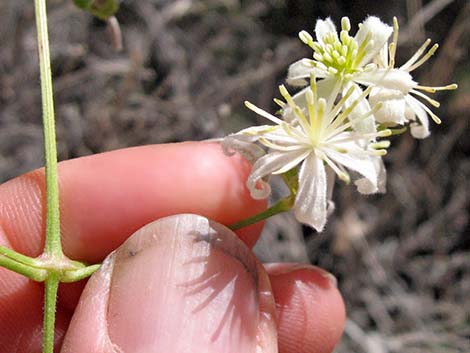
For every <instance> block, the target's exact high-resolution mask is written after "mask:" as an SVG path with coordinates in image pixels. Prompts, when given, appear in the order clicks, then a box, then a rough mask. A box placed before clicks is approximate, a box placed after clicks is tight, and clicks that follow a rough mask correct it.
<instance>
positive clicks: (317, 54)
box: [287, 16, 415, 133]
mask: <svg viewBox="0 0 470 353" xmlns="http://www.w3.org/2000/svg"><path fill="white" fill-rule="evenodd" d="M350 29H351V24H350V22H349V19H348V18H347V17H343V18H342V20H341V31H340V33H339V36H338V33H337V31H336V27H335V25H334V24H333V22H332V21H331V19H329V18H328V19H326V20H318V21H317V23H316V26H315V36H316V41H314V39H313V37H312V36H311V35H310V34H309V33H308V32H306V31H302V32H300V33H299V37H300V39H301V40H302V41H303V42H304V43H305V44H307V45H308V46H309V47H311V48H312V49H313V51H314V53H313V59H301V60H299V61H297V62H296V63H294V64H292V65H291V66H290V68H289V72H288V79H287V82H288V83H289V84H291V85H296V86H299V85H300V86H303V85H305V84H307V81H306V78H308V77H310V75H312V74H313V75H314V77H315V79H319V90H323V91H324V92H328V91H329V92H330V93H327V94H331V95H334V96H335V95H337V94H338V93H342V94H343V95H344V94H345V93H346V92H347V91H348V90H349V89H350V88H351V87H353V88H354V91H353V95H352V96H351V97H350V98H351V99H350V100H349V101H346V105H347V106H349V105H350V104H351V102H352V101H355V100H356V99H357V98H358V97H359V96H361V93H362V88H361V86H360V85H362V86H367V87H368V86H380V87H385V88H392V89H394V90H398V91H400V92H408V91H409V90H410V87H412V86H413V85H414V84H415V83H414V82H413V80H412V79H411V76H410V75H409V74H408V73H407V72H405V71H401V70H394V69H389V68H378V67H377V65H376V64H374V63H372V60H373V58H374V57H376V56H377V54H378V53H379V51H380V50H381V49H382V48H383V46H384V45H386V43H387V41H388V38H389V37H390V35H391V34H392V32H393V28H392V27H391V26H389V25H387V24H385V23H383V22H382V21H380V19H379V18H377V17H374V16H370V17H368V18H367V19H366V20H365V21H364V22H363V23H361V24H360V25H359V30H358V31H357V33H356V35H355V36H354V37H352V36H350V34H349V31H350ZM302 94H303V92H300V95H302ZM294 98H295V99H296V100H297V97H294ZM370 110H371V106H370V104H369V102H368V101H367V99H366V98H365V97H363V98H362V101H361V102H360V103H359V104H358V105H357V107H356V109H354V110H353V111H352V112H351V117H352V118H355V117H359V116H361V115H363V114H365V113H366V112H368V111H370ZM287 114H289V112H287ZM353 128H354V129H355V130H356V131H359V132H362V133H368V132H374V131H376V130H375V129H376V124H375V119H374V116H370V117H369V119H364V120H361V121H360V122H358V123H356V124H355V125H354V126H353Z"/></svg>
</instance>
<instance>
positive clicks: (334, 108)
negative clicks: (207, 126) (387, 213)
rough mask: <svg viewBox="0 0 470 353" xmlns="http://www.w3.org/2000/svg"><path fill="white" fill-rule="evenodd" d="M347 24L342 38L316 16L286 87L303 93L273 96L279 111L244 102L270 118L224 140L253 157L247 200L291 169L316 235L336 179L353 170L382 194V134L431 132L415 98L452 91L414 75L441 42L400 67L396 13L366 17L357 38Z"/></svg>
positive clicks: (364, 187) (298, 202)
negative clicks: (305, 53)
mask: <svg viewBox="0 0 470 353" xmlns="http://www.w3.org/2000/svg"><path fill="white" fill-rule="evenodd" d="M350 30H351V25H350V21H349V19H348V18H347V17H344V18H343V19H342V20H341V31H340V32H339V34H338V32H337V30H336V27H335V25H334V24H333V22H332V21H331V20H330V19H326V20H318V21H317V23H316V26H315V37H316V38H315V39H316V40H315V39H314V38H313V37H312V36H311V35H310V34H309V33H308V32H306V31H302V32H300V33H299V37H300V39H301V40H302V42H304V43H305V44H306V45H308V46H309V47H310V48H311V49H312V50H313V58H312V59H308V58H305V59H301V60H299V61H297V62H295V63H293V64H292V65H291V66H290V67H289V71H288V77H287V83H288V84H290V85H293V86H297V87H302V89H301V90H300V91H299V92H298V93H296V94H295V95H291V94H290V93H289V92H288V90H287V89H286V88H285V87H284V86H283V85H282V86H280V93H281V95H282V97H283V98H284V100H279V99H275V102H276V103H277V104H278V105H279V106H280V107H281V111H280V112H281V113H280V116H275V115H272V114H269V113H268V112H266V111H264V110H262V109H260V108H258V107H256V106H255V105H253V104H251V103H249V102H246V106H247V107H248V108H249V109H251V110H252V111H254V112H255V113H257V114H259V115H260V116H262V117H264V118H266V119H268V120H270V121H271V122H272V123H273V124H271V125H263V126H256V127H251V128H247V129H245V130H242V131H240V132H238V133H236V134H232V135H229V136H227V137H226V138H225V139H224V142H223V147H224V149H225V151H227V152H228V153H231V152H232V151H238V152H240V153H241V154H243V155H244V156H245V157H247V158H248V159H249V160H251V161H252V162H253V170H252V172H251V174H250V176H249V178H248V180H247V186H248V188H249V190H250V192H251V195H252V197H253V198H257V199H261V198H266V197H268V196H269V194H270V187H269V184H268V177H269V176H270V175H271V174H281V175H282V174H284V173H286V172H292V171H294V173H295V175H297V178H298V179H297V180H298V183H297V186H296V187H295V188H292V187H290V189H291V192H292V194H293V196H294V197H295V202H294V205H293V208H294V211H295V216H296V218H297V219H298V220H299V221H300V222H302V223H305V224H308V225H310V226H312V227H314V228H315V229H316V230H317V231H321V230H322V229H323V228H324V226H325V224H326V219H327V215H328V213H329V212H330V210H331V208H332V202H331V192H332V186H333V184H334V180H335V176H337V177H338V178H339V179H340V180H343V181H345V182H346V183H349V182H350V180H351V175H350V173H351V174H352V176H353V178H354V180H355V181H354V183H355V185H356V187H357V189H358V191H359V192H360V193H363V194H371V193H376V192H384V191H385V177H386V173H385V168H384V164H383V162H382V156H383V155H385V154H386V149H387V148H388V147H389V145H390V142H389V141H388V140H383V139H381V138H383V137H387V136H390V135H392V134H393V133H394V131H397V130H393V128H394V127H396V126H399V127H403V126H406V125H407V124H409V125H410V130H411V134H412V135H413V136H414V137H416V138H424V137H427V136H428V135H429V122H428V116H430V117H431V118H432V119H433V120H434V121H435V122H436V123H438V124H439V123H440V120H439V118H438V117H437V116H436V115H435V114H434V113H433V112H432V111H431V110H430V109H429V108H428V107H427V106H426V105H425V104H424V103H423V102H422V101H421V100H418V99H417V98H420V99H422V100H424V101H425V102H427V103H429V104H431V105H432V106H435V107H438V106H439V103H438V102H437V101H435V100H434V99H432V98H430V97H429V96H428V95H426V94H425V93H423V92H426V93H434V92H436V91H438V90H450V89H455V88H457V85H455V84H452V85H448V86H442V87H429V86H421V85H419V84H418V83H417V82H416V81H415V80H414V79H413V77H412V76H411V72H412V71H413V70H415V69H416V68H418V67H419V66H421V65H422V64H423V63H424V62H426V61H427V60H428V59H429V58H430V57H431V56H432V55H433V54H434V52H435V51H436V49H437V44H436V45H434V46H432V47H431V49H429V50H428V51H427V52H426V49H427V47H428V46H429V43H430V41H429V40H427V41H426V42H425V43H424V44H423V46H421V48H419V49H418V51H417V52H416V53H415V54H414V55H413V56H412V57H411V58H410V59H409V60H408V61H407V62H406V63H405V64H404V65H402V66H400V67H395V52H396V48H397V41H398V23H397V20H396V19H395V18H394V19H393V26H389V25H387V24H385V23H383V22H381V21H380V19H378V18H377V17H372V16H371V17H368V18H367V19H366V20H365V21H363V22H362V23H361V24H360V25H359V29H358V31H357V33H356V34H355V35H354V36H351V35H350ZM390 38H391V41H390ZM389 41H390V43H389ZM263 147H264V148H263Z"/></svg>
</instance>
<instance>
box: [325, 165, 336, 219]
mask: <svg viewBox="0 0 470 353" xmlns="http://www.w3.org/2000/svg"><path fill="white" fill-rule="evenodd" d="M335 179H336V173H335V172H334V171H333V169H331V168H326V199H327V205H326V216H327V217H328V216H330V215H331V214H332V213H333V211H334V210H335V203H334V202H333V188H334V186H335Z"/></svg>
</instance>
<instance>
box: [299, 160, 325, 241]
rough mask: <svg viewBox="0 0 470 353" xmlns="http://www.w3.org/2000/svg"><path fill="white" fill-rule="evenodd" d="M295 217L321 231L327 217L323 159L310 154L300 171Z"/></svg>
mask: <svg viewBox="0 0 470 353" xmlns="http://www.w3.org/2000/svg"><path fill="white" fill-rule="evenodd" d="M294 212H295V217H296V218H297V220H298V221H299V222H302V223H305V224H308V225H309V226H311V227H313V228H315V229H316V230H317V231H318V232H321V231H322V230H323V228H324V227H325V224H326V217H327V180H326V172H325V166H324V165H323V161H322V160H320V159H319V158H317V157H316V156H315V154H313V153H312V154H310V155H309V156H308V157H307V158H306V159H305V161H304V163H302V167H301V168H300V172H299V190H298V191H297V196H296V198H295V204H294Z"/></svg>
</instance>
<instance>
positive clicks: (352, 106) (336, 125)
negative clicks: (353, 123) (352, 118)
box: [328, 86, 372, 131]
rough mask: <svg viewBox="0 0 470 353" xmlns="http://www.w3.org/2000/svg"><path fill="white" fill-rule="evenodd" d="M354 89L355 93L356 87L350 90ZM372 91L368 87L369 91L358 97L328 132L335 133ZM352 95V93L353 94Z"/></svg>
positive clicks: (337, 118) (332, 124)
mask: <svg viewBox="0 0 470 353" xmlns="http://www.w3.org/2000/svg"><path fill="white" fill-rule="evenodd" d="M351 89H353V91H354V89H355V88H354V86H353V87H351V88H350V90H351ZM371 90H372V87H370V86H369V87H367V89H366V90H365V91H363V92H362V94H361V95H360V96H359V97H357V99H355V100H354V102H352V104H351V105H350V106H349V107H348V108H347V109H346V110H343V111H342V112H341V114H339V115H338V116H337V117H336V119H335V120H334V121H333V122H332V123H331V125H330V126H329V128H328V130H329V131H334V130H335V129H336V128H337V127H338V126H339V125H340V124H341V123H342V122H343V121H344V120H345V119H346V118H347V117H348V115H349V114H351V112H352V111H353V110H354V108H356V106H357V105H358V104H359V102H360V101H361V100H363V99H364V98H365V97H367V95H368V94H369V93H370V91H371ZM348 92H349V90H348ZM351 94H352V92H351Z"/></svg>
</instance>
